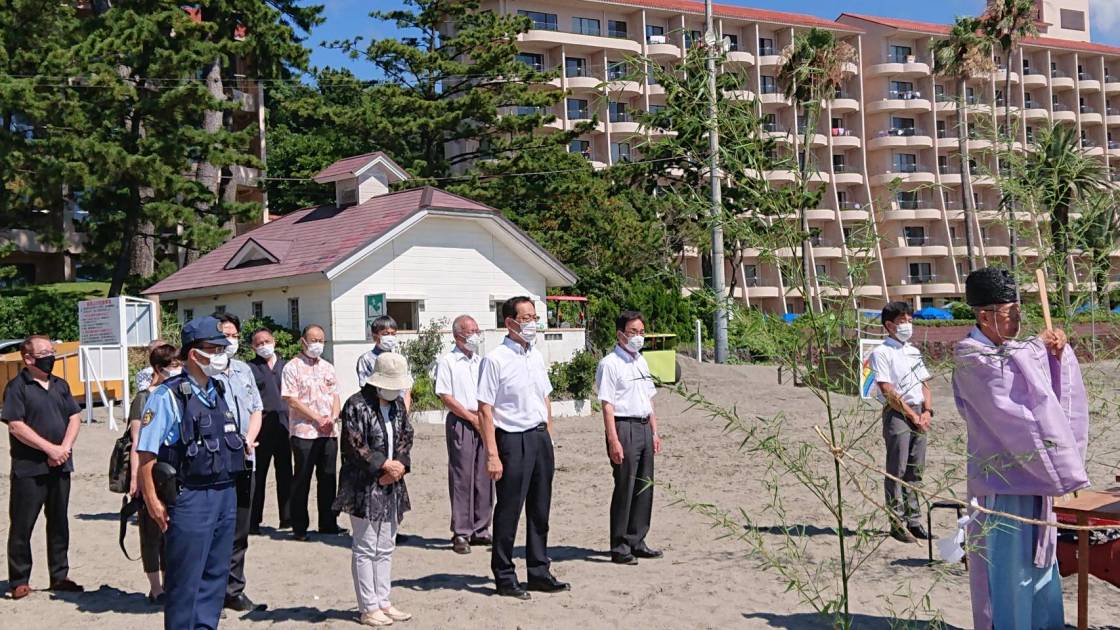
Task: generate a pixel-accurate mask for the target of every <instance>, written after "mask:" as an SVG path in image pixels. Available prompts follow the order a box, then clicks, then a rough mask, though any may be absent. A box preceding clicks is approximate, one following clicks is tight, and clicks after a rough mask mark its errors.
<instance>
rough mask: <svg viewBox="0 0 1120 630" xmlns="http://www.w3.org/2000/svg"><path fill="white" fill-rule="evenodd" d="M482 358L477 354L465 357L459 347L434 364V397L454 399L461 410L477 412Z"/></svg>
mask: <svg viewBox="0 0 1120 630" xmlns="http://www.w3.org/2000/svg"><path fill="white" fill-rule="evenodd" d="M481 363H482V357H481V356H479V355H478V353H477V352H474V353H472V354H471V356H469V357H468V356H467V355H466V353H464V352H463V351H462V350H460V349H459V346H455V347H454V348H452V349H451V352H448V353H447V354H445V355H443V356H442V357H440V358H439V363H437V364H436V396H443V395H445V394H447V395H450V396H451V397H452V398H454V399H455V400H456V401H457V402H458V403H459V404H460V405H462V406H463V409H466V410H467V411H478V366H479V365H480V364H481Z"/></svg>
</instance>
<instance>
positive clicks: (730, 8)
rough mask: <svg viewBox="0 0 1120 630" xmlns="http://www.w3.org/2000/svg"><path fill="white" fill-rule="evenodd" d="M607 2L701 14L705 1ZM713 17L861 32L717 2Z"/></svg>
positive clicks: (806, 17) (814, 19) (803, 17)
mask: <svg viewBox="0 0 1120 630" xmlns="http://www.w3.org/2000/svg"><path fill="white" fill-rule="evenodd" d="M607 2H608V3H609V4H616V5H625V6H632V7H641V8H644V9H664V10H666V11H679V12H681V13H695V14H700V15H703V14H704V3H703V2H695V1H693V0H607ZM712 14H713V15H714V16H715V17H727V18H738V19H742V20H753V21H755V22H770V23H773V24H780V25H782V26H789V25H794V26H808V27H814V26H815V27H817V28H823V29H826V30H830V31H846V32H850V33H862V32H863V31H861V30H860V29H859V28H857V27H854V26H851V25H848V24H840V23H838V22H833V21H832V20H827V19H825V18H821V17H817V16H815V15H806V14H804V13H786V12H784V11H769V10H766V9H752V8H750V7H740V6H735V5H730V4H716V5H713V6H712Z"/></svg>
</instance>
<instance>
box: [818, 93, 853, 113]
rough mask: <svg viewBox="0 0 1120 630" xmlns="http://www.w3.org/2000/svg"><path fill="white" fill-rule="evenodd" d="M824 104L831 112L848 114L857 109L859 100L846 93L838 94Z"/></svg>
mask: <svg viewBox="0 0 1120 630" xmlns="http://www.w3.org/2000/svg"><path fill="white" fill-rule="evenodd" d="M826 104H827V105H828V107H829V109H831V110H832V113H833V114H850V113H852V112H858V111H859V100H857V99H855V98H852V97H851V96H848V95H846V94H838V95H836V97H835V98H833V99H832V100H830V101H828V102H827V103H826Z"/></svg>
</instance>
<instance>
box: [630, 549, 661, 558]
mask: <svg viewBox="0 0 1120 630" xmlns="http://www.w3.org/2000/svg"><path fill="white" fill-rule="evenodd" d="M664 555H665V554H664V553H662V552H661V550H660V549H650V548H649V547H643V548H641V549H635V550H634V557H635V558H649V559H651V560H654V559H657V558H660V557H661V556H664Z"/></svg>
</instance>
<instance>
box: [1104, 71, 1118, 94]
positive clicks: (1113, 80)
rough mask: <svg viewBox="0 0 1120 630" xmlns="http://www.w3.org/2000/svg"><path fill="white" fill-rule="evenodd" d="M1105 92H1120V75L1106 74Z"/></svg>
mask: <svg viewBox="0 0 1120 630" xmlns="http://www.w3.org/2000/svg"><path fill="white" fill-rule="evenodd" d="M1104 92H1105V94H1116V93H1117V92H1120V77H1118V76H1114V75H1111V74H1108V75H1105V77H1104Z"/></svg>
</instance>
